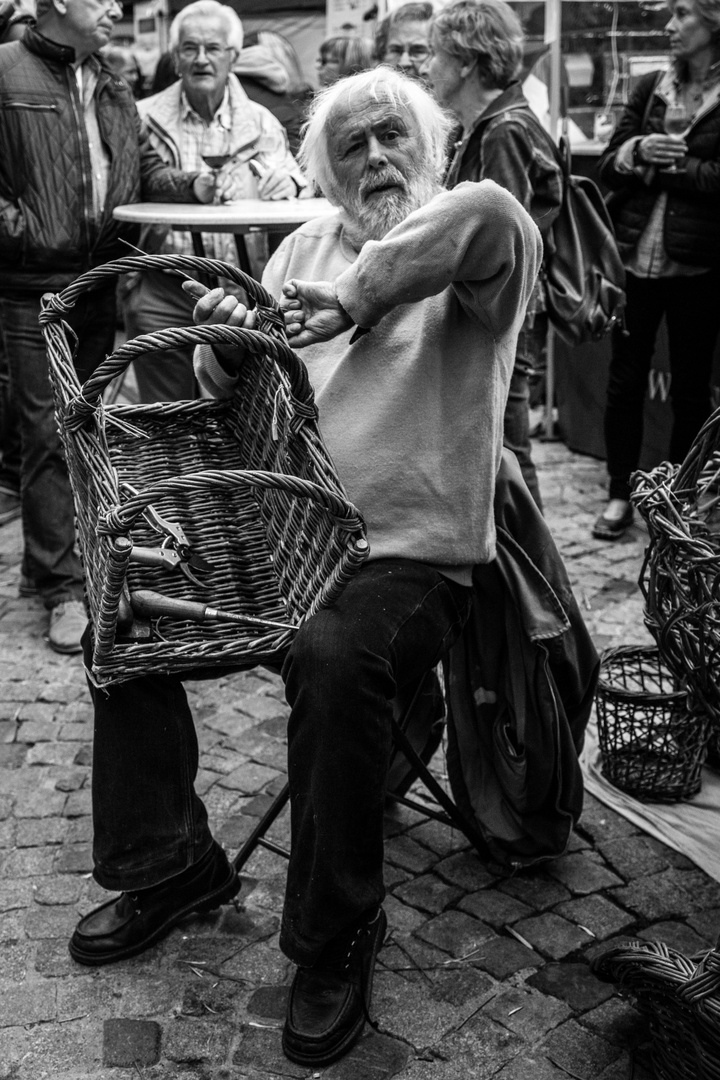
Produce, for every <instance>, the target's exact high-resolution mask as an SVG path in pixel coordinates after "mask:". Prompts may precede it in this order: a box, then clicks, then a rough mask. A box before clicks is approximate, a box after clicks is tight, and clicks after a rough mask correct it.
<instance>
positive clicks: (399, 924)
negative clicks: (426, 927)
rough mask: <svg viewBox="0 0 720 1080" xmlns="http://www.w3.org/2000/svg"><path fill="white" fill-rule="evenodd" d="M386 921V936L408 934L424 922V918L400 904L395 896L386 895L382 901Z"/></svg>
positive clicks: (413, 909)
mask: <svg viewBox="0 0 720 1080" xmlns="http://www.w3.org/2000/svg"><path fill="white" fill-rule="evenodd" d="M383 907H384V908H385V914H386V915H387V921H388V935H389V934H391V933H393V932H394V933H400V934H410V933H412V931H413V930H416V929H417V928H418V926H421V925H422V923H424V922H425V918H426V916H425V915H424V914H423V912H421V911H417V910H416V909H415V908H413V907H409V906H408V905H407V904H403V903H401V901H400V900H398V899H397V896H395V895H393V894H391V893H388V895H387V896H386V897H385V900H384V901H383Z"/></svg>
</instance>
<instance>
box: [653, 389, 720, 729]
mask: <svg viewBox="0 0 720 1080" xmlns="http://www.w3.org/2000/svg"><path fill="white" fill-rule="evenodd" d="M633 483H634V490H633V502H634V503H635V505H636V506H637V508H638V510H639V511H640V513H641V515H642V516H643V518H644V519H645V521H646V523H647V526H648V532H649V534H650V544H649V546H648V548H647V551H646V555H645V561H644V564H643V567H642V570H641V573H640V588H641V590H642V592H643V595H644V597H645V621H646V623H647V626H648V628H649V630H650V631H651V633H652V634H653V637H654V638H655V641H656V642H657V644H658V647H659V649H660V652H661V653H662V656H663V659H664V661H665V662H666V664H667V665H668V667H669V668H670V670H671V671H672V672H673V673H674V674H675V676H676V677H677V678H678V679H679V680H680V681H681V682H682V684H683V685H684V686H686V687H687V690H688V694H689V696H690V701H691V707H692V708H693V710H694V711H698V712H704V713H705V714H706V715H707V716H708V717H709V719H710V721H711V722H712V725H713V728H714V731H715V733H716V737H717V734H718V733H720V409H718V410H716V411H715V412H714V413H713V415H712V416H711V417H710V419H709V420H708V421H707V423H706V424H705V425H704V427H703V428H702V430H701V431H700V432H699V434H698V436H697V438H696V439H695V442H694V443H693V445H692V447H691V449H690V452H689V453H688V455H687V457H686V458H685V461H684V462H683V463H682V465H681V466H676V465H671V464H669V463H668V462H664V463H663V464H662V465H659V466H658V467H657V468H656V469H653V470H652V472H650V473H642V472H638V473H635V475H634V477H633Z"/></svg>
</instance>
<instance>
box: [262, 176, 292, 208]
mask: <svg viewBox="0 0 720 1080" xmlns="http://www.w3.org/2000/svg"><path fill="white" fill-rule="evenodd" d="M257 192H258V198H260V199H264V200H265V201H266V202H275V201H277V200H278V199H294V198H295V197H296V196H297V185H296V184H295V181H294V180H293V178H292V176H291V175H290V173H288V172H285V170H284V169H271V170H270V169H269V170H268V171H267V172H266V173H265V175H264V176H263V177H261V178H260V179H259V180H258V186H257Z"/></svg>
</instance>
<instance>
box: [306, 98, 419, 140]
mask: <svg viewBox="0 0 720 1080" xmlns="http://www.w3.org/2000/svg"><path fill="white" fill-rule="evenodd" d="M388 120H390V121H396V122H397V123H399V124H400V125H402V127H403V128H404V129H405V130H413V129H414V127H415V122H414V121H415V116H414V113H413V110H412V109H411V108H410V106H409V105H408V104H407V103H406V102H404V101H400V100H399V99H398V98H396V97H394V96H392V95H390V94H388V93H386V92H384V91H382V90H380V91H379V92H378V93H377V94H370V93H367V92H365V93H363V94H358V93H353V92H352V90H345V92H344V93H343V94H341V95H340V97H339V98H338V100H337V101H336V102H335V104H334V106H333V108H332V110H331V111H330V113H329V114H328V118H327V125H326V130H327V135H328V138H329V139H330V140H331V141H335V140H337V139H339V138H341V137H347V136H348V135H349V134H351V133H352V132H353V131H355V130H357V131H358V132H360V131H364V130H366V129H367V128H368V127H373V126H375V125H377V124H380V123H383V122H385V121H388Z"/></svg>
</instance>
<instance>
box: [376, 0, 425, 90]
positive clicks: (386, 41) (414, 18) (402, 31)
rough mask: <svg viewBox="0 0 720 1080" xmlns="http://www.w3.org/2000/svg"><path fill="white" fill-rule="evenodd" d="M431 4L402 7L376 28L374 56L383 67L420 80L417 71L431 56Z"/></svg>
mask: <svg viewBox="0 0 720 1080" xmlns="http://www.w3.org/2000/svg"><path fill="white" fill-rule="evenodd" d="M432 17H433V5H432V4H431V3H420V4H416V3H413V4H402V5H401V6H400V7H399V8H396V9H395V11H392V12H390V14H389V15H386V16H385V18H384V19H383V20H382V21H381V22H380V23H379V24H378V28H377V30H376V32H375V53H376V56H377V58H378V60H379V61H380V63H382V64H387V65H388V66H389V67H394V68H398V69H399V70H400V71H402V72H403V73H404V74H405V75H410V76H412V78H414V79H419V78H420V77H421V76H420V69H421V67H422V66H423V64H424V63H425V61H426V60H427V58H428V56H429V55H430V47H429V43H428V42H429V36H430V20H431V19H432Z"/></svg>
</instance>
